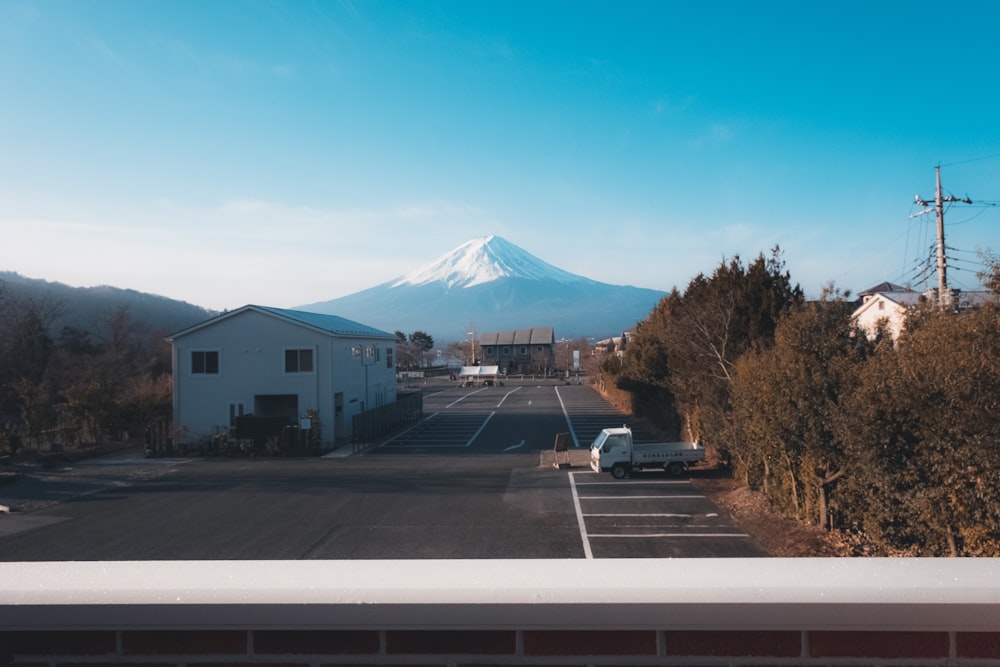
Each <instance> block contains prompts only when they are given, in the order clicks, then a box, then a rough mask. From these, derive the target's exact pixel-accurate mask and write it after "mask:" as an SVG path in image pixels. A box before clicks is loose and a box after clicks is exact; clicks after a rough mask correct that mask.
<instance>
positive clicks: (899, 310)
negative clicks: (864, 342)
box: [852, 283, 995, 340]
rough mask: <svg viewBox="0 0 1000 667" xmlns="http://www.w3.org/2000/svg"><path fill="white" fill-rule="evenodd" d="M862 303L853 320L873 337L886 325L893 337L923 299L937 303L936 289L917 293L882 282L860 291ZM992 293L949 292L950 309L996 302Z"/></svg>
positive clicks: (975, 306)
mask: <svg viewBox="0 0 1000 667" xmlns="http://www.w3.org/2000/svg"><path fill="white" fill-rule="evenodd" d="M858 296H860V297H861V299H862V301H861V305H860V306H858V307H857V308H856V309H855V310H854V313H853V315H852V317H853V318H854V321H855V322H856V323H857V324H858V326H859V327H860V328H861V329H863V330H864V331H865V332H866V333H867V334H868V336H869V337H873V336H874V335H875V333H876V331H877V330H878V327H879V326H880V325H882V326H884V327H885V331H886V333H888V334H889V335H890V336H891V338H892V340H896V339H897V338H899V334H900V332H902V330H903V325H904V324H905V323H906V316H907V314H908V312H909V310H910V309H911V308H913V307H914V306H916V305H918V304H919V303H920V301H921V299H927V300H930V301H931V302H932V303H935V302H937V298H938V297H937V290H928V291H927V292H915V291H913V290H911V289H910V288H908V287H900V286H899V285H893V284H892V283H881V284H879V285H876V286H875V287H872V288H870V289H866V290H865V291H863V292H859V293H858ZM994 299H995V297H994V295H993V294H992V293H991V292H964V291H961V290H952V291H951V292H950V304H951V305H950V308H952V309H953V310H956V311H960V310H968V309H970V308H979V307H980V306H982V305H983V304H985V303H989V302H992V301H994Z"/></svg>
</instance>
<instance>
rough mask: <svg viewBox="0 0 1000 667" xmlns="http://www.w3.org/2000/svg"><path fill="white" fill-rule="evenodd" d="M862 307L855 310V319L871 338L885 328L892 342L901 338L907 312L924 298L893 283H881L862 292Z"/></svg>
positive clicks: (918, 293)
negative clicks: (880, 328) (881, 328)
mask: <svg viewBox="0 0 1000 667" xmlns="http://www.w3.org/2000/svg"><path fill="white" fill-rule="evenodd" d="M858 296H860V297H861V305H860V306H858V308H857V309H855V311H854V314H853V318H854V321H855V322H856V323H857V325H858V327H860V328H861V329H862V330H864V332H865V333H866V334H867V335H868V337H869V338H872V337H874V336H875V333H876V332H877V331H878V329H879V327H883V328H884V330H885V332H886V333H888V334H889V336H890V338H891V339H892V340H896V339H897V338H898V337H899V334H900V332H901V331H902V330H903V325H904V324H905V323H906V313H907V311H908V310H909V309H910V308H911V307H913V306H915V305H917V304H918V303H920V299H921V297H922V296H923V295H922V294H921V293H920V292H915V291H913V290H911V289H910V288H908V287H900V286H899V285H893V284H892V283H881V284H879V285H876V286H875V287H872V288H870V289H866V290H865V291H863V292H860V293H859V294H858Z"/></svg>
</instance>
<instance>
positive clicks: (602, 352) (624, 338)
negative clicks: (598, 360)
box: [593, 331, 635, 358]
mask: <svg viewBox="0 0 1000 667" xmlns="http://www.w3.org/2000/svg"><path fill="white" fill-rule="evenodd" d="M634 335H635V333H633V332H631V331H625V332H623V333H622V335H621V336H615V337H614V338H605V339H604V340H599V341H597V342H596V343H594V352H593V354H595V355H597V356H606V355H608V354H614V355H615V356H616V357H619V358H621V357H623V356H625V348H626V347H628V341H629V339H630V338H631V337H632V336H634Z"/></svg>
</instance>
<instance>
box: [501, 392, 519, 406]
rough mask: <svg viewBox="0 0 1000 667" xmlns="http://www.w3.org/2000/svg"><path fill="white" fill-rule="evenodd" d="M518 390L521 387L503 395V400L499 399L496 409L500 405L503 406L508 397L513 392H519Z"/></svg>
mask: <svg viewBox="0 0 1000 667" xmlns="http://www.w3.org/2000/svg"><path fill="white" fill-rule="evenodd" d="M520 389H521V387H518V388H517V389H511V390H510V391H508V392H507V393H506V394H504V395H503V398H501V399H500V402H499V403H497V407H498V408H499V407H500V406H501V405H503V402H504V401H506V400H507V397H508V396H510V395H511V394H513V393H514V392H515V391H519V390H520Z"/></svg>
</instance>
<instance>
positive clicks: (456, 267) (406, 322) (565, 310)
mask: <svg viewBox="0 0 1000 667" xmlns="http://www.w3.org/2000/svg"><path fill="white" fill-rule="evenodd" d="M664 295H665V293H664V292H660V291H657V290H650V289H642V288H638V287H629V286H617V285H609V284H606V283H601V282H597V281H595V280H590V279H589V278H585V277H583V276H578V275H576V274H573V273H570V272H568V271H564V270H562V269H560V268H558V267H555V266H553V265H551V264H548V263H547V262H544V261H542V260H541V259H539V258H537V257H535V256H533V255H531V254H530V253H528V252H525V251H524V250H522V249H521V248H519V247H518V246H516V245H514V244H513V243H510V242H509V241H506V240H505V239H503V238H501V237H499V236H487V237H483V238H479V239H473V240H471V241H468V242H466V243H463V244H462V245H461V246H459V247H458V248H456V249H455V250H453V251H451V252H449V253H447V254H445V255H443V256H442V257H440V258H439V259H437V260H435V261H433V262H430V263H428V264H426V265H424V266H422V267H420V268H418V269H416V270H415V271H413V272H411V273H409V274H407V275H405V276H402V277H400V278H398V279H395V280H391V281H389V282H387V283H383V284H381V285H377V286H375V287H372V288H369V289H366V290H362V291H360V292H356V293H354V294H350V295H348V296H344V297H341V298H338V299H332V300H330V301H322V302H319V303H313V304H307V305H304V306H299V307H298V308H299V309H300V310H306V311H311V312H317V313H327V314H336V315H340V316H342V317H347V318H349V319H352V320H355V321H358V322H363V323H365V324H367V325H369V326H374V327H377V328H379V329H383V330H385V331H403V332H405V333H412V332H414V331H426V332H427V333H429V334H430V335H431V336H433V337H434V339H435V340H436V341H438V342H447V341H457V340H463V339H465V338H466V337H467V336H468V332H469V331H471V330H475V331H477V332H486V331H500V330H506V329H519V328H528V327H535V326H552V327H554V328H555V333H556V337H557V338H578V337H583V336H595V337H605V336H611V335H617V334H620V333H621V332H622V331H624V330H625V329H628V328H630V327H633V326H635V324H636V323H637V322H639V321H640V320H642V319H644V318H645V317H646V316H647V315H648V314H649V312H650V311H651V310H652V309H653V307H654V306H655V305H656V304H657V303H658V302H659V300H660V299H661V298H663V296H664Z"/></svg>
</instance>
